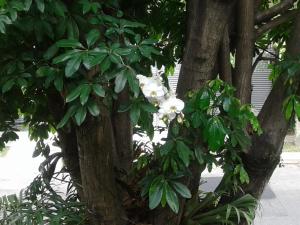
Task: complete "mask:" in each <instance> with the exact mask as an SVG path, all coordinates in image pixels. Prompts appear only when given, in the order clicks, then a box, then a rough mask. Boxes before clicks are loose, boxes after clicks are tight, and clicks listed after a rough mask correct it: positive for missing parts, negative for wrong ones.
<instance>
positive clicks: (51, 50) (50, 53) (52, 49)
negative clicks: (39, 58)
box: [44, 44, 59, 60]
mask: <svg viewBox="0 0 300 225" xmlns="http://www.w3.org/2000/svg"><path fill="white" fill-rule="evenodd" d="M58 50H59V48H58V47H57V45H56V44H54V45H52V46H50V47H49V48H48V49H47V51H46V52H45V53H44V59H46V60H49V59H52V58H53V57H54V56H55V55H56V54H57V52H58Z"/></svg>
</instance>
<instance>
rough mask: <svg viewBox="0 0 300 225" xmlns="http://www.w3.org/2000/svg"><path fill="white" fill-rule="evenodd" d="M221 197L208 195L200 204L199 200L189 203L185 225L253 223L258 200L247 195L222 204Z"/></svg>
mask: <svg viewBox="0 0 300 225" xmlns="http://www.w3.org/2000/svg"><path fill="white" fill-rule="evenodd" d="M221 196H222V195H221ZM221 196H220V195H216V194H214V193H206V194H203V196H202V198H200V201H199V202H198V200H191V201H190V202H188V204H187V209H186V211H185V215H184V219H183V225H199V224H201V225H204V224H210V225H212V224H228V225H229V224H230V225H235V224H238V223H240V221H242V220H245V221H246V223H247V224H248V225H250V224H251V223H252V221H253V220H254V217H255V210H256V207H257V201H256V199H254V198H253V197H252V196H251V195H245V196H243V197H241V198H239V199H237V200H235V201H233V202H231V203H228V204H222V203H220V198H221Z"/></svg>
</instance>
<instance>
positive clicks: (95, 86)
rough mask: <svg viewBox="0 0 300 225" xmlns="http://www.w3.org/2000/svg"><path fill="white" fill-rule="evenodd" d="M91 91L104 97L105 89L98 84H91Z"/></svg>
mask: <svg viewBox="0 0 300 225" xmlns="http://www.w3.org/2000/svg"><path fill="white" fill-rule="evenodd" d="M92 87H93V92H94V93H95V94H96V95H98V96H99V97H105V89H104V88H103V87H102V86H101V85H100V84H93V86H92Z"/></svg>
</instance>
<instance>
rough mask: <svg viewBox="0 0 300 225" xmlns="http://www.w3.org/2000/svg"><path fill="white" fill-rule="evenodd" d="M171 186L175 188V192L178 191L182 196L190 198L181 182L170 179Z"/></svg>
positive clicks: (186, 188)
mask: <svg viewBox="0 0 300 225" xmlns="http://www.w3.org/2000/svg"><path fill="white" fill-rule="evenodd" d="M171 184H172V187H173V188H174V189H175V191H176V192H177V193H179V194H180V195H181V196H182V197H184V198H191V197H192V194H191V191H190V190H189V189H188V187H187V186H186V185H184V184H182V183H179V182H175V181H172V182H171Z"/></svg>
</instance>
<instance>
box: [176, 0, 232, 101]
mask: <svg viewBox="0 0 300 225" xmlns="http://www.w3.org/2000/svg"><path fill="white" fill-rule="evenodd" d="M234 2H235V1H217V0H213V1H212V0H205V1H198V0H191V1H190V2H189V8H188V17H189V18H188V23H189V24H188V25H187V27H188V30H189V34H188V38H187V43H186V49H185V53H184V57H183V63H182V66H181V71H180V75H179V80H178V84H179V85H178V87H177V93H178V95H179V96H180V97H184V95H185V94H186V92H187V91H188V90H192V89H198V88H199V87H201V86H202V85H203V84H204V83H205V82H206V81H207V80H210V79H213V78H214V77H215V76H216V75H217V74H214V73H213V70H214V67H215V63H216V60H217V55H218V52H219V48H220V45H221V40H222V35H220V34H222V33H223V32H224V30H225V26H226V25H227V23H228V18H229V16H230V15H231V12H232V7H233V5H234Z"/></svg>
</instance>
